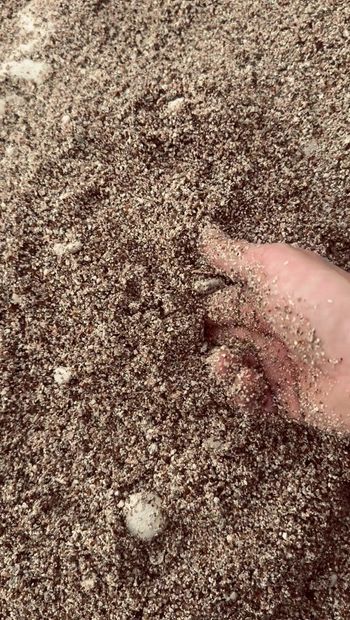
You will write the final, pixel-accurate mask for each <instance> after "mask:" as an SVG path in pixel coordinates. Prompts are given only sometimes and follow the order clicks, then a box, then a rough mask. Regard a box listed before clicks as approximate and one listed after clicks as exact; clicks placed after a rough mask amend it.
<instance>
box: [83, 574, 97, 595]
mask: <svg viewBox="0 0 350 620" xmlns="http://www.w3.org/2000/svg"><path fill="white" fill-rule="evenodd" d="M95 584H96V578H95V577H88V578H86V579H83V580H82V582H81V587H82V588H83V590H85V591H86V592H89V590H92V589H93V588H94V587H95Z"/></svg>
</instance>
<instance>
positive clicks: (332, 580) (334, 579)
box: [329, 573, 338, 587]
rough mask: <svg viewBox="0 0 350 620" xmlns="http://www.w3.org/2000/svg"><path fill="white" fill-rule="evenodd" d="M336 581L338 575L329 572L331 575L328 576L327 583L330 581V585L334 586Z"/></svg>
mask: <svg viewBox="0 0 350 620" xmlns="http://www.w3.org/2000/svg"><path fill="white" fill-rule="evenodd" d="M337 581H338V575H337V574H336V573H332V574H331V576H330V578H329V583H330V585H331V586H332V587H333V586H335V584H336V583H337Z"/></svg>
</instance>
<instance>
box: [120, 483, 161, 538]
mask: <svg viewBox="0 0 350 620" xmlns="http://www.w3.org/2000/svg"><path fill="white" fill-rule="evenodd" d="M124 514H125V521H126V526H127V528H128V530H129V532H130V534H132V535H133V536H137V538H141V540H151V539H152V538H154V537H155V536H157V535H158V534H160V532H161V531H162V529H163V528H164V524H165V522H164V517H163V514H162V511H161V499H160V497H158V495H155V494H154V493H150V492H140V493H133V494H132V495H130V496H129V498H128V499H127V501H126V502H125V507H124Z"/></svg>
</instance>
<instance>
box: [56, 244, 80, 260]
mask: <svg viewBox="0 0 350 620" xmlns="http://www.w3.org/2000/svg"><path fill="white" fill-rule="evenodd" d="M81 247H82V244H81V242H80V241H69V242H67V243H54V245H53V247H52V251H53V253H54V254H56V256H64V255H65V254H75V252H79V250H80V249H81Z"/></svg>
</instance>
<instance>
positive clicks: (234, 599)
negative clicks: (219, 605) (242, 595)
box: [225, 592, 237, 603]
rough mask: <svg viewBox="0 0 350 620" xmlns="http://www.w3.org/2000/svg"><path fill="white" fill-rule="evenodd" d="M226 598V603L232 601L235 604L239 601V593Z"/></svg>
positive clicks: (232, 593)
mask: <svg viewBox="0 0 350 620" xmlns="http://www.w3.org/2000/svg"><path fill="white" fill-rule="evenodd" d="M225 598H226V601H231V602H232V603H234V602H235V601H236V600H237V593H236V592H231V594H229V595H228V596H226V597H225Z"/></svg>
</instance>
